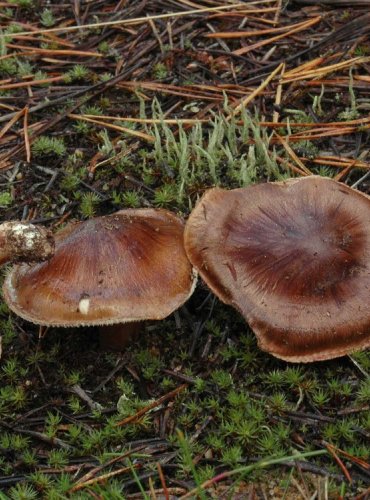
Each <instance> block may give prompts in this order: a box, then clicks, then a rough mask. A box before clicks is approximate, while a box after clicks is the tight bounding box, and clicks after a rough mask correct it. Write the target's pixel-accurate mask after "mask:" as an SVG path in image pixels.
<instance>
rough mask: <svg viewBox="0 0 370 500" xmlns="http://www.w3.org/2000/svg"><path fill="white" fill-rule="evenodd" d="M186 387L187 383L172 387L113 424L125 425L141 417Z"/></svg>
mask: <svg viewBox="0 0 370 500" xmlns="http://www.w3.org/2000/svg"><path fill="white" fill-rule="evenodd" d="M187 387H188V384H182V385H180V387H177V389H174V390H173V391H170V392H168V393H167V394H165V395H164V396H161V397H160V398H159V399H157V400H156V401H153V403H151V404H150V405H148V406H146V407H145V408H142V409H141V410H139V411H138V412H137V413H135V415H131V416H130V417H127V418H125V419H123V420H121V421H120V422H117V423H116V424H115V427H119V426H121V425H126V424H129V423H130V422H133V421H134V420H137V419H138V418H140V417H142V416H143V415H145V413H148V411H150V410H152V409H153V408H157V406H160V405H161V404H162V403H164V402H165V401H167V400H168V399H172V398H174V397H175V396H177V395H178V394H179V393H180V392H182V391H183V390H184V389H186V388H187Z"/></svg>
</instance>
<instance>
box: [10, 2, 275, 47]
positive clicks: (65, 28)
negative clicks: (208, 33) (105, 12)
mask: <svg viewBox="0 0 370 500" xmlns="http://www.w3.org/2000/svg"><path fill="white" fill-rule="evenodd" d="M273 2H275V0H264V2H263V3H273ZM260 3H261V2H248V5H255V4H260ZM245 6H246V4H245V3H244V2H243V3H236V4H231V5H220V6H219V7H207V8H204V9H192V10H186V11H182V12H169V13H167V14H157V15H155V16H146V17H136V18H133V19H120V20H117V21H105V22H100V23H91V24H82V25H80V26H63V27H59V28H49V29H46V30H45V29H40V30H37V29H36V30H33V31H22V32H20V33H12V38H17V37H21V36H25V35H39V34H47V33H58V32H59V33H61V32H68V31H78V30H84V29H88V30H90V29H92V28H102V27H104V26H122V25H126V26H130V25H132V24H140V23H147V22H149V20H150V19H153V20H154V19H168V18H169V17H184V16H191V15H194V14H203V13H205V12H218V11H222V10H229V9H238V8H240V7H245ZM243 12H248V10H247V9H246V10H245V11H244V10H243ZM6 36H8V35H6V34H0V39H1V38H5V37H6Z"/></svg>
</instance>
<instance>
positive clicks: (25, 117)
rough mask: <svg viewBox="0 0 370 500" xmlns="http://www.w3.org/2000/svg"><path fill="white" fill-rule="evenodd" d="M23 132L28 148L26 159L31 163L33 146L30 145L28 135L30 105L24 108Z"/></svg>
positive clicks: (25, 145) (25, 144) (26, 148)
mask: <svg viewBox="0 0 370 500" xmlns="http://www.w3.org/2000/svg"><path fill="white" fill-rule="evenodd" d="M23 134H24V147H25V150H26V160H27V163H30V161H31V147H30V138H29V135H28V106H26V107H25V108H24V117H23Z"/></svg>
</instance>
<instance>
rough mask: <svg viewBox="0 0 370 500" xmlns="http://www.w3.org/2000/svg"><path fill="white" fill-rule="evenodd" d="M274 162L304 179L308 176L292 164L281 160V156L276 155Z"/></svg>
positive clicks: (283, 159)
mask: <svg viewBox="0 0 370 500" xmlns="http://www.w3.org/2000/svg"><path fill="white" fill-rule="evenodd" d="M276 160H277V161H278V162H279V163H280V164H281V165H283V166H284V167H289V168H290V170H292V171H293V172H295V173H296V174H299V175H302V176H303V177H306V176H307V175H308V174H306V173H305V172H304V171H303V170H301V169H299V168H298V167H296V166H295V165H293V163H290V162H289V161H288V160H286V159H285V158H282V157H281V156H278V155H276Z"/></svg>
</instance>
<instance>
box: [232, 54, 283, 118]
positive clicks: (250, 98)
mask: <svg viewBox="0 0 370 500" xmlns="http://www.w3.org/2000/svg"><path fill="white" fill-rule="evenodd" d="M283 68H284V63H281V64H279V66H278V67H277V68H275V69H274V71H273V72H272V73H271V74H270V75H269V76H268V77H267V78H266V80H264V81H263V82H262V83H261V85H259V87H257V88H256V89H255V90H254V91H253V92H252V93H251V94H249V96H247V97H246V98H245V99H242V100H241V102H240V103H239V104H238V106H236V108H235V109H234V110H233V111H232V112H231V113H230V115H229V116H228V117H227V120H230V119H231V118H232V117H233V116H235V115H237V114H238V113H239V111H241V110H242V109H243V108H246V107H247V106H248V104H249V103H250V102H251V101H253V99H254V98H255V97H256V96H257V95H258V94H259V93H260V92H261V91H262V90H263V89H265V88H266V87H267V85H268V84H269V83H270V82H271V80H272V79H273V78H274V77H275V76H276V75H277V74H278V73H280V72H281V70H282V69H283Z"/></svg>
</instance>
